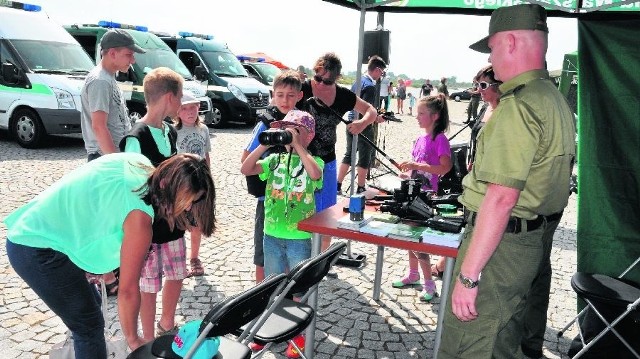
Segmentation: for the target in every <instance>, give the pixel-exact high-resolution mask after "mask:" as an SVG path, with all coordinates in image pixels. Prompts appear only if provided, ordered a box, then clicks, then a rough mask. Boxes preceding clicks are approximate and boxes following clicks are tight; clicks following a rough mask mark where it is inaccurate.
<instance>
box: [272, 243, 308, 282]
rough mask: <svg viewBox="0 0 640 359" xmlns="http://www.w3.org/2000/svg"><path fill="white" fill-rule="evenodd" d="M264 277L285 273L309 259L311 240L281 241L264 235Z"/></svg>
mask: <svg viewBox="0 0 640 359" xmlns="http://www.w3.org/2000/svg"><path fill="white" fill-rule="evenodd" d="M263 247H264V248H263V249H264V275H265V276H268V275H270V274H280V273H287V272H288V270H290V269H291V268H293V267H295V266H296V264H298V263H300V262H302V261H304V260H306V259H309V258H311V239H310V238H307V239H282V238H277V237H273V236H270V235H268V234H265V235H264V243H263Z"/></svg>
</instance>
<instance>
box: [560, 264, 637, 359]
mask: <svg viewBox="0 0 640 359" xmlns="http://www.w3.org/2000/svg"><path fill="white" fill-rule="evenodd" d="M638 262H640V257H638V258H637V259H636V260H635V262H633V263H632V264H631V265H630V266H629V267H628V268H627V269H626V270H625V271H624V272H622V274H620V276H618V277H617V278H613V277H610V276H607V275H603V274H590V273H582V272H577V273H576V274H574V275H573V277H571V287H572V288H573V290H574V291H575V292H576V294H577V295H578V297H579V298H581V299H583V300H584V301H585V302H586V303H587V306H586V307H585V308H584V309H582V311H580V313H578V315H577V316H576V317H575V318H574V319H573V320H572V321H571V322H569V323H568V324H567V325H566V326H565V327H564V328H562V330H560V331H559V332H558V337H561V336H562V335H563V334H564V332H565V331H566V330H567V329H569V328H570V327H571V326H572V325H573V324H574V323H576V322H578V335H579V337H580V341H581V343H582V349H581V350H580V351H578V352H577V353H576V354H575V355H574V356H573V358H574V359H575V358H579V357H581V356H582V355H584V354H585V353H587V351H588V350H589V349H590V348H592V347H593V346H594V345H595V344H596V343H597V342H598V341H599V340H600V339H601V338H602V337H604V336H605V335H606V334H607V333H608V332H611V333H613V334H614V335H615V336H616V337H617V338H618V339H619V340H620V341H621V342H622V343H623V344H624V345H625V346H626V347H627V349H629V351H630V352H631V353H632V354H633V355H634V356H635V357H636V358H638V359H640V355H639V354H638V352H637V351H636V350H635V349H634V348H633V346H632V345H630V344H629V343H628V342H627V341H626V340H625V339H624V337H623V335H621V334H620V333H619V332H618V331H617V330H616V329H615V326H616V325H617V324H619V323H620V322H621V321H622V320H623V319H625V318H626V317H628V316H629V315H632V316H635V321H636V325H637V323H638V322H639V321H640V312H639V310H638V309H639V306H640V288H639V287H638V285H637V284H634V283H631V282H629V281H626V280H625V279H624V278H623V277H624V276H625V275H626V274H627V273H628V272H629V271H630V270H631V269H632V268H633V267H635V266H636V264H638ZM598 307H599V308H598ZM607 308H615V309H616V314H617V313H619V312H620V311H622V313H621V314H620V315H618V316H617V317H615V318H613V320H611V316H610V315H605V314H603V311H605V310H607ZM589 311H592V312H593V314H595V316H597V318H599V319H600V320H601V321H602V323H604V329H602V331H601V332H599V333H598V334H597V335H595V336H593V339H590V340H589V338H586V339H585V333H584V331H583V328H582V327H581V325H580V323H583V322H584V319H585V316H586V315H587V314H590V313H589ZM607 316H608V317H610V319H609V320H611V322H609V320H607V318H606V317H607ZM591 317H594V316H593V315H591V316H590V318H591ZM634 345H637V343H636V342H635V341H634ZM620 348H621V347H620ZM621 349H622V348H621ZM622 350H624V349H622ZM609 354H611V355H612V356H611V357H618V356H616V355H615V354H613V353H609Z"/></svg>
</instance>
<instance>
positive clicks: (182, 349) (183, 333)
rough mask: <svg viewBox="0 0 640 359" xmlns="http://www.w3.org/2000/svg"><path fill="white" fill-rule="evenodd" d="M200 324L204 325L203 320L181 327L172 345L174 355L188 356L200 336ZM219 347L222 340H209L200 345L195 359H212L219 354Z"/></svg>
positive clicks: (194, 356)
mask: <svg viewBox="0 0 640 359" xmlns="http://www.w3.org/2000/svg"><path fill="white" fill-rule="evenodd" d="M200 324H202V320H192V321H190V322H188V323H186V324H185V325H183V326H182V327H180V330H178V334H176V336H175V337H173V343H171V349H173V352H174V353H176V354H178V355H179V356H181V357H184V356H185V355H187V352H188V351H189V349H191V346H192V345H193V344H194V343H195V341H196V339H197V338H198V334H200ZM219 346H220V338H218V337H214V338H207V339H205V340H204V341H203V342H202V344H200V346H199V347H198V349H197V350H196V352H195V353H194V355H193V359H211V358H213V357H214V356H215V355H216V354H217V353H218V347H219Z"/></svg>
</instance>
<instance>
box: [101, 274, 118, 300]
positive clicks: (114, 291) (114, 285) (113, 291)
mask: <svg viewBox="0 0 640 359" xmlns="http://www.w3.org/2000/svg"><path fill="white" fill-rule="evenodd" d="M119 284H120V280H119V279H118V278H116V280H114V281H113V282H111V283H105V284H104V289H106V291H107V297H115V296H117V295H118V285H119Z"/></svg>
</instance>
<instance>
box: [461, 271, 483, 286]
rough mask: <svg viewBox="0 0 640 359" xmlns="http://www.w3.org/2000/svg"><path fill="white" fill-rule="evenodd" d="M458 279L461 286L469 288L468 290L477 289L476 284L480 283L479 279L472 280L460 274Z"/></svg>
mask: <svg viewBox="0 0 640 359" xmlns="http://www.w3.org/2000/svg"><path fill="white" fill-rule="evenodd" d="M458 279H459V280H460V283H462V285H463V286H464V287H465V288H469V289H472V288H475V287H477V286H478V282H479V281H480V280H479V279H478V280H473V279H471V278H469V277H466V276H465V275H464V274H462V272H460V275H459V276H458Z"/></svg>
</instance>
